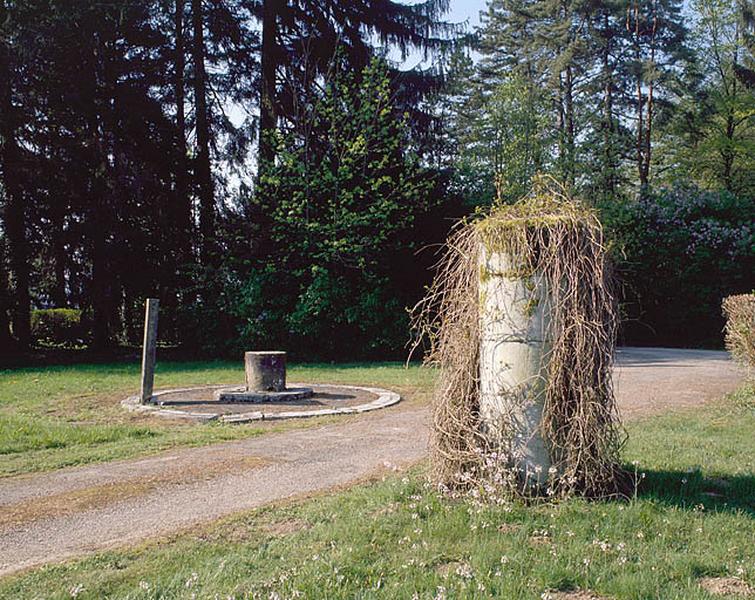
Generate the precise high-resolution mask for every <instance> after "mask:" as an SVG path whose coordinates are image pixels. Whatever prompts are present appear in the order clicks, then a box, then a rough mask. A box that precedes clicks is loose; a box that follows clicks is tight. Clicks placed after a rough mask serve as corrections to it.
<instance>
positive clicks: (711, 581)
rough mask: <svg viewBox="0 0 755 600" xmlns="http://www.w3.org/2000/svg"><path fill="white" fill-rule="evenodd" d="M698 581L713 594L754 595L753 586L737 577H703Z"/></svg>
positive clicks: (754, 589)
mask: <svg viewBox="0 0 755 600" xmlns="http://www.w3.org/2000/svg"><path fill="white" fill-rule="evenodd" d="M699 583H700V587H702V588H703V589H704V590H705V591H706V592H708V593H709V594H713V595H715V596H733V597H735V598H753V597H755V588H753V587H752V586H751V585H749V584H748V583H747V582H746V581H743V580H742V579H739V578H738V577H703V578H702V579H701V580H700V582H699Z"/></svg>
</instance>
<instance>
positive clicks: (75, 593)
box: [68, 583, 85, 598]
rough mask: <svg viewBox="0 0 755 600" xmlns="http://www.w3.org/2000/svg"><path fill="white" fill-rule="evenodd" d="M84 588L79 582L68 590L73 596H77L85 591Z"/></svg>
mask: <svg viewBox="0 0 755 600" xmlns="http://www.w3.org/2000/svg"><path fill="white" fill-rule="evenodd" d="M84 589H85V588H84V586H83V585H82V584H80V583H77V584H76V585H75V586H73V587H72V588H71V589H70V590H68V593H69V594H71V598H77V597H78V596H79V594H81V593H82V592H83V591H84Z"/></svg>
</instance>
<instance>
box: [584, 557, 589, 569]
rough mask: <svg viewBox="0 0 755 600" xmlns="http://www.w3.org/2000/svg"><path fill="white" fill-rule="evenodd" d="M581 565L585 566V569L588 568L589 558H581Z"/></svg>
mask: <svg viewBox="0 0 755 600" xmlns="http://www.w3.org/2000/svg"><path fill="white" fill-rule="evenodd" d="M582 564H583V565H585V566H586V567H589V566H590V559H589V558H583V559H582Z"/></svg>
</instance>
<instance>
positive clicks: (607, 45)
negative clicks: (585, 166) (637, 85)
mask: <svg viewBox="0 0 755 600" xmlns="http://www.w3.org/2000/svg"><path fill="white" fill-rule="evenodd" d="M603 35H604V38H605V39H604V45H603V56H602V62H603V146H604V148H603V160H604V161H605V164H604V165H603V169H604V171H605V172H604V173H603V176H602V180H603V192H604V194H605V195H606V196H613V194H614V193H615V191H616V160H615V152H614V147H613V145H614V143H616V140H615V139H614V133H615V130H614V122H613V71H612V69H611V31H610V20H609V16H608V12H607V11H606V12H605V13H604V14H603Z"/></svg>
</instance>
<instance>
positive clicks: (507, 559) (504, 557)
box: [501, 554, 509, 565]
mask: <svg viewBox="0 0 755 600" xmlns="http://www.w3.org/2000/svg"><path fill="white" fill-rule="evenodd" d="M508 563H509V557H508V556H506V555H505V554H504V555H503V556H502V557H501V564H502V565H506V564H508Z"/></svg>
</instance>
